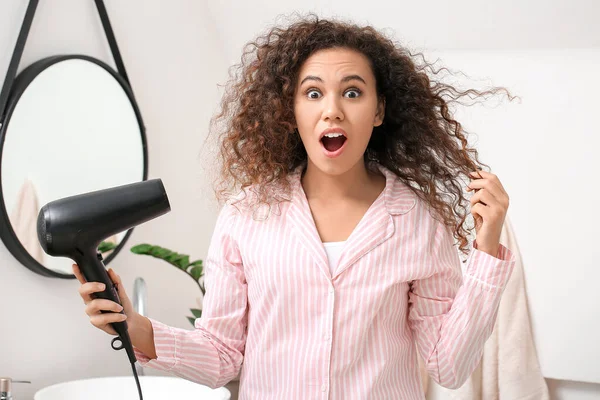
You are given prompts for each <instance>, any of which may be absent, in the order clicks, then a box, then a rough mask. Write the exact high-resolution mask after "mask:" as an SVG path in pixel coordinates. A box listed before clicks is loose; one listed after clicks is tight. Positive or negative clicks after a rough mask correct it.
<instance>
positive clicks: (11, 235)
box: [0, 55, 148, 279]
mask: <svg viewBox="0 0 600 400" xmlns="http://www.w3.org/2000/svg"><path fill="white" fill-rule="evenodd" d="M71 59H81V60H86V61H90V62H92V63H94V64H96V65H99V66H100V67H102V68H104V69H105V70H106V71H107V72H108V73H110V74H111V76H112V77H113V78H115V79H116V80H117V82H119V85H120V86H121V87H122V89H123V90H124V91H125V93H126V94H127V97H128V99H129V101H130V102H131V105H132V107H133V109H134V111H135V115H136V118H137V121H138V125H139V128H140V135H141V139H142V147H143V149H142V151H143V157H144V169H143V177H142V180H144V181H145V180H147V179H148V148H147V140H146V131H145V127H144V123H143V121H142V115H141V113H140V110H139V107H138V105H137V103H136V101H135V98H134V96H133V93H132V91H131V89H130V87H129V85H128V84H127V82H125V80H124V79H123V78H122V77H121V76H120V75H119V74H117V73H116V72H115V71H114V70H113V69H112V68H111V67H110V66H108V65H107V64H106V63H104V62H102V61H100V60H98V59H95V58H93V57H89V56H85V55H59V56H51V57H47V58H44V59H41V60H39V61H36V62H35V63H33V64H31V65H30V66H28V67H27V68H25V69H24V70H23V71H22V72H21V73H20V74H19V75H18V77H17V78H16V79H15V81H14V84H13V86H12V88H11V92H10V97H9V99H8V102H7V106H6V109H5V114H4V120H3V121H1V122H2V125H1V126H0V175H1V173H2V151H3V148H4V142H5V138H6V134H7V129H8V126H9V125H10V117H11V115H12V113H13V111H14V109H15V107H16V105H17V103H18V101H19V99H20V98H21V95H22V94H23V93H24V92H25V90H26V89H27V87H28V86H29V84H31V82H33V80H34V79H35V78H36V77H37V76H38V75H39V74H40V73H41V72H43V71H44V70H45V69H46V68H48V67H50V66H52V65H54V64H57V63H59V62H62V61H66V60H71ZM0 209H1V211H0V237H1V238H2V241H3V242H4V244H5V245H6V247H7V249H8V250H9V251H10V252H11V253H12V255H13V256H14V257H15V258H16V259H17V260H18V261H20V262H21V263H22V264H23V265H25V266H26V267H27V268H29V269H30V270H32V271H33V272H36V273H38V274H40V275H43V276H47V277H53V278H63V279H75V275H73V274H62V273H59V272H56V271H53V270H50V269H48V268H46V267H44V266H43V265H42V264H40V263H39V262H38V261H37V260H36V259H35V258H33V257H32V256H31V255H30V254H29V253H28V252H27V250H26V249H25V248H24V247H23V245H22V244H21V242H20V241H19V239H18V238H17V235H16V233H15V231H14V230H13V228H12V225H11V223H10V220H9V216H8V212H7V210H6V203H5V201H4V195H3V192H2V182H1V181H0ZM133 229H134V228H131V229H129V230H128V231H127V233H126V234H125V237H124V238H123V240H121V242H120V243H119V245H118V246H117V247H116V248H115V249H114V250H113V251H112V252H111V254H109V255H108V256H107V257H106V258H105V260H104V263H105V264H107V265H108V263H110V261H111V260H112V259H113V258H114V257H115V256H116V255H117V254H118V253H119V251H120V250H121V249H122V248H123V246H124V245H125V243H126V242H127V239H128V238H129V236H130V235H131V233H132V231H133Z"/></svg>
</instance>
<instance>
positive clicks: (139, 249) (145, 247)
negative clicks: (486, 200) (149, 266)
mask: <svg viewBox="0 0 600 400" xmlns="http://www.w3.org/2000/svg"><path fill="white" fill-rule="evenodd" d="M151 248H152V245H150V244H146V243H141V244H138V245H135V246H133V247H132V248H131V249H130V250H131V252H132V253H135V254H150V249H151Z"/></svg>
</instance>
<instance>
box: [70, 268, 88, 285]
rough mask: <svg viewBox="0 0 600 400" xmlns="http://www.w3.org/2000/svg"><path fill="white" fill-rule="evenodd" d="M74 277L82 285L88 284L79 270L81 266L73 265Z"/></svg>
mask: <svg viewBox="0 0 600 400" xmlns="http://www.w3.org/2000/svg"><path fill="white" fill-rule="evenodd" d="M73 275H75V277H76V278H77V280H78V281H79V282H81V283H86V282H87V280H86V279H85V278H84V277H83V274H82V273H81V270H80V269H79V265H77V264H73Z"/></svg>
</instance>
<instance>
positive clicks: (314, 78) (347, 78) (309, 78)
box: [300, 75, 367, 85]
mask: <svg viewBox="0 0 600 400" xmlns="http://www.w3.org/2000/svg"><path fill="white" fill-rule="evenodd" d="M352 80H357V81H361V82H362V83H364V84H365V85H366V84H367V82H365V80H364V79H363V78H361V77H360V75H348V76H345V77H344V78H343V79H342V83H346V82H349V81H352ZM306 81H317V82H321V83H322V82H323V79H321V78H319V77H318V76H315V75H308V76H306V78H304V79H302V82H300V85H302V84H303V83H304V82H306Z"/></svg>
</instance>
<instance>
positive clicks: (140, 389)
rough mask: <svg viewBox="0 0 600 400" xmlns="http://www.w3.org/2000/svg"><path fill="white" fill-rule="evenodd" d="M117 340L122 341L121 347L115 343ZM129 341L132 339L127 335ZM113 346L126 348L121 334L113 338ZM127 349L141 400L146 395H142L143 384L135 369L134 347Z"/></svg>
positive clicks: (118, 348) (120, 348) (114, 347)
mask: <svg viewBox="0 0 600 400" xmlns="http://www.w3.org/2000/svg"><path fill="white" fill-rule="evenodd" d="M125 336H129V335H125ZM115 342H121V345H120V346H119V347H117V346H116V345H115ZM127 342H128V343H131V341H130V340H129V337H127ZM111 346H112V348H113V349H115V350H123V349H126V347H125V346H124V345H123V340H122V339H121V337H120V336H117V337H116V338H114V339H113V340H112V342H111ZM130 346H131V345H130ZM126 350H127V353H128V355H129V360H130V362H131V369H132V370H133V377H134V378H135V383H136V385H137V389H138V394H139V396H140V400H144V396H143V395H142V386H141V385H140V378H139V377H138V374H137V371H136V369H135V356H134V355H133V349H132V348H130V349H126Z"/></svg>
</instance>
